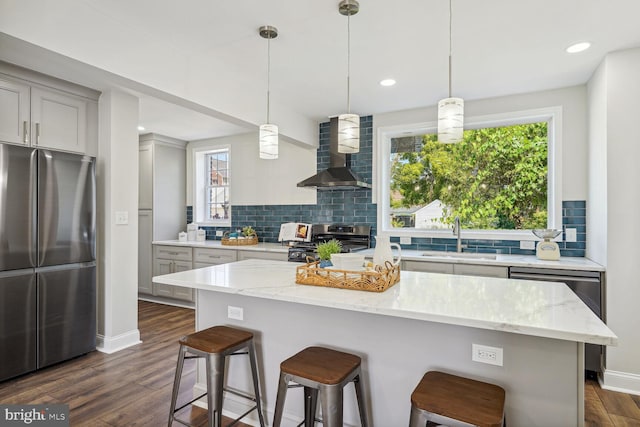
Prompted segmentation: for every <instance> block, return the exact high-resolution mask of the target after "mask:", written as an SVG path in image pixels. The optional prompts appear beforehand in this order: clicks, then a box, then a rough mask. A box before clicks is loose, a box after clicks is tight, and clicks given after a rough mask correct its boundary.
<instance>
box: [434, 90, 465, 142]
mask: <svg viewBox="0 0 640 427" xmlns="http://www.w3.org/2000/svg"><path fill="white" fill-rule="evenodd" d="M463 124H464V100H463V99H462V98H445V99H441V100H440V102H438V141H440V142H442V143H445V144H451V143H455V142H460V141H462V133H463V131H464V127H463Z"/></svg>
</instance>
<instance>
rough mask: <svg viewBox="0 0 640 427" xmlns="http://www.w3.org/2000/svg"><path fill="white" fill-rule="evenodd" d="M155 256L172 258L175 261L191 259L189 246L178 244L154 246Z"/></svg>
mask: <svg viewBox="0 0 640 427" xmlns="http://www.w3.org/2000/svg"><path fill="white" fill-rule="evenodd" d="M153 256H154V257H155V258H164V259H173V260H176V261H191V248H183V247H180V246H154V247H153Z"/></svg>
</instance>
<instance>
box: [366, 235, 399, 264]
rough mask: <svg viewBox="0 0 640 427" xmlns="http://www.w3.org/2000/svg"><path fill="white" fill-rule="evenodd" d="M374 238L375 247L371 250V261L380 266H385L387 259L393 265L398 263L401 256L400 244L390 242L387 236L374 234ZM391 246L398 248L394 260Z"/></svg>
mask: <svg viewBox="0 0 640 427" xmlns="http://www.w3.org/2000/svg"><path fill="white" fill-rule="evenodd" d="M375 239H376V249H375V251H374V252H373V263H374V264H375V265H379V266H381V267H385V265H386V264H387V261H388V262H390V263H391V264H393V265H398V264H399V263H400V258H401V248H400V245H399V244H397V243H391V241H390V240H389V236H375ZM392 247H395V248H397V249H398V258H397V259H396V260H395V261H394V260H393V252H392V251H391V248H392Z"/></svg>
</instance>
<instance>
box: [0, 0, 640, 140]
mask: <svg viewBox="0 0 640 427" xmlns="http://www.w3.org/2000/svg"><path fill="white" fill-rule="evenodd" d="M338 3H339V1H338V0H333V1H327V0H305V1H300V0H270V1H265V0H238V1H233V2H229V1H225V2H223V1H215V0H191V1H189V2H176V1H173V0H136V1H130V0H111V1H104V0H58V1H56V2H50V1H47V0H21V1H20V2H15V0H0V31H2V32H4V33H6V34H8V35H10V36H12V37H16V38H18V39H20V40H24V41H26V42H29V43H31V44H34V45H36V46H41V47H43V48H45V49H47V50H51V51H53V52H57V53H59V54H62V55H64V56H65V57H69V58H73V59H75V60H77V61H79V62H80V63H84V64H88V65H90V66H92V67H95V68H97V69H103V70H106V71H108V72H109V73H113V74H114V75H117V76H122V77H124V78H126V79H127V80H128V81H134V82H139V83H142V84H144V85H145V87H147V88H151V89H153V90H150V91H149V92H148V93H147V94H145V91H144V90H139V88H138V92H139V93H140V94H141V96H142V98H141V103H140V105H141V110H140V122H141V124H142V125H143V126H145V127H146V131H145V132H157V133H161V134H164V135H167V136H171V137H175V138H180V139H185V140H194V139H202V138H206V137H212V136H222V135H225V134H233V133H239V132H246V131H252V130H255V126H256V125H258V124H260V123H261V122H263V121H264V119H265V109H266V93H265V92H266V63H267V55H266V49H267V42H266V40H264V39H262V38H260V36H259V35H258V27H260V26H261V25H273V26H275V27H277V28H278V30H279V36H278V38H276V39H275V40H273V41H272V42H271V107H272V108H271V113H272V114H271V116H272V121H273V122H275V123H277V124H279V125H280V128H281V132H282V133H284V134H285V135H286V134H287V132H288V130H289V129H291V136H292V139H294V140H295V139H296V136H295V134H296V132H297V130H296V129H294V127H295V126H294V123H295V122H296V121H298V122H299V121H300V120H301V119H305V120H309V121H312V122H313V123H314V124H315V123H317V122H322V121H325V120H327V118H328V117H330V116H333V115H336V114H340V113H342V112H345V110H346V74H347V67H346V65H347V49H346V48H347V43H346V39H347V37H346V36H347V31H346V30H347V18H346V17H344V16H342V15H340V14H339V13H338ZM638 16H640V1H638V0H608V1H603V0H537V1H525V0H481V1H479V0H453V30H452V32H453V36H452V43H453V95H454V96H460V97H462V98H464V99H465V100H474V99H482V98H489V97H495V96H501V95H508V94H514V93H523V92H531V91H539V90H545V89H552V88H558V87H566V86H572V85H579V84H584V83H585V82H587V80H588V79H589V77H590V76H591V74H592V73H593V71H594V69H595V68H596V67H597V65H598V64H599V63H600V62H601V61H602V59H603V57H604V55H606V53H608V52H612V51H616V50H621V49H627V48H632V47H638V46H640V25H638V23H637V18H638ZM582 40H588V41H591V42H592V43H593V46H592V48H591V49H590V50H588V51H586V52H583V53H580V54H575V55H569V54H567V53H565V51H564V49H565V48H566V47H567V46H568V45H570V44H572V43H574V42H576V41H582ZM0 55H2V54H0ZM0 58H1V57H0ZM5 59H6V58H5ZM9 59H10V60H12V61H14V62H20V60H19V59H16V57H15V56H12V57H10V58H9ZM25 62H28V61H27V60H26V59H25ZM447 63H448V1H447V0H395V1H389V0H361V1H360V13H358V14H357V15H355V16H353V17H352V18H351V110H352V112H355V113H358V114H361V115H367V114H376V113H383V112H389V111H397V110H402V109H409V108H416V107H423V106H432V105H434V104H436V103H437V101H438V100H439V99H440V98H443V97H446V96H447V87H448V85H447V76H448V72H447ZM21 65H22V64H21ZM387 77H392V78H394V79H396V80H397V82H398V83H397V84H396V85H395V86H393V87H381V86H380V85H379V84H378V82H379V81H380V80H381V79H383V78H387ZM83 83H86V81H84V82H83ZM94 86H95V87H98V86H100V85H99V83H96V84H95V85H94ZM158 93H161V94H165V93H166V94H169V95H170V96H167V97H163V96H157V95H158ZM159 98H166V99H165V100H164V101H160V100H159ZM167 99H170V100H171V102H173V103H174V104H182V105H183V106H186V107H188V109H185V108H183V107H179V106H177V105H171V104H167V103H166V100H167ZM183 101H185V102H183ZM194 105H197V106H202V107H203V108H201V109H200V111H199V112H194V111H190V110H191V107H193V106H194ZM218 113H219V114H218ZM212 116H216V117H212ZM221 119H222V120H221ZM227 119H231V122H232V123H228V121H229V120H227ZM298 139H300V138H298Z"/></svg>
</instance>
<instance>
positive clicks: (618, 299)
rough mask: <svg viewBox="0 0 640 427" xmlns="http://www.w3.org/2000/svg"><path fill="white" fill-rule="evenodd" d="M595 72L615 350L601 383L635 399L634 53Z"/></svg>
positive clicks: (639, 151) (638, 58) (639, 104)
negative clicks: (602, 105) (602, 107)
mask: <svg viewBox="0 0 640 427" xmlns="http://www.w3.org/2000/svg"><path fill="white" fill-rule="evenodd" d="M599 72H600V73H604V80H605V81H604V85H605V88H604V89H603V90H601V92H602V91H604V93H605V94H606V99H605V100H604V101H605V102H606V118H605V119H604V121H603V120H600V123H601V124H602V123H604V125H605V128H606V139H605V141H604V143H605V144H606V158H595V159H593V162H606V193H605V194H604V195H605V196H606V199H597V200H592V201H591V204H594V205H595V204H603V203H606V214H605V216H604V218H599V219H601V220H606V233H607V238H608V239H607V241H606V243H605V245H606V246H605V247H606V266H607V323H608V325H609V327H610V328H611V330H613V332H615V333H616V335H618V338H619V345H618V346H617V347H610V348H608V349H607V363H606V367H607V369H606V372H605V376H604V382H605V385H606V386H608V387H612V388H618V389H627V390H632V391H634V392H636V393H637V394H640V362H639V361H640V333H639V332H638V325H640V311H639V310H638V302H639V301H640V283H639V282H640V264H639V263H638V259H640V246H638V242H639V241H640V221H638V212H639V211H640V194H639V193H638V191H637V183H639V182H640V168H638V159H639V158H640V143H639V142H640V127H639V126H638V117H640V86H638V84H637V83H638V75H640V49H632V50H627V51H621V52H616V53H612V54H609V55H607V57H606V59H605V65H604V69H603V70H599ZM601 80H602V77H601V76H600V75H599V74H598V73H597V74H596V75H595V76H594V81H593V85H594V86H595V88H596V89H597V88H598V85H602V84H603V82H602V81H601ZM599 98H601V97H599ZM594 101H595V102H603V100H602V99H594ZM601 127H602V126H601ZM600 137H602V132H600V133H596V134H594V135H593V138H592V144H593V145H597V144H599V143H601V142H600V141H598V140H597V138H600ZM596 154H597V153H596ZM593 178H594V179H596V178H598V177H597V176H593ZM594 186H597V183H594ZM601 193H602V191H601ZM595 243H597V244H601V242H594V244H595Z"/></svg>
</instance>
